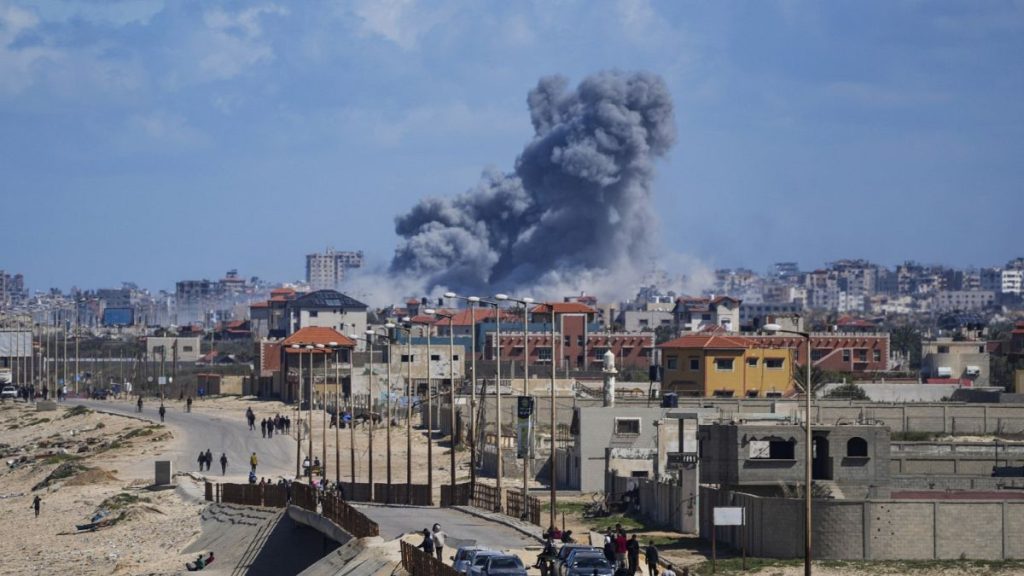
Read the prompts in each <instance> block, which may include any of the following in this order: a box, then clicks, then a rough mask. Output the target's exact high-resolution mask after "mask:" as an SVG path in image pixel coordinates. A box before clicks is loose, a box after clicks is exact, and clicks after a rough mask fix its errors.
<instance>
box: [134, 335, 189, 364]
mask: <svg viewBox="0 0 1024 576" xmlns="http://www.w3.org/2000/svg"><path fill="white" fill-rule="evenodd" d="M146 355H147V356H149V358H150V359H151V360H152V359H160V360H164V359H166V360H167V361H171V360H173V359H174V358H177V360H178V362H196V361H198V360H199V358H200V356H201V354H200V350H199V337H198V336H194V337H175V336H166V337H161V336H150V337H148V338H146Z"/></svg>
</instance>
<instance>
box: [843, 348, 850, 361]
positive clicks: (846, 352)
mask: <svg viewBox="0 0 1024 576" xmlns="http://www.w3.org/2000/svg"><path fill="white" fill-rule="evenodd" d="M849 361H850V350H849V349H846V348H844V349H843V362H849Z"/></svg>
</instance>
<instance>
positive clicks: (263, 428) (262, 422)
mask: <svg viewBox="0 0 1024 576" xmlns="http://www.w3.org/2000/svg"><path fill="white" fill-rule="evenodd" d="M260 433H261V434H263V437H264V438H266V437H267V419H266V418H264V419H263V420H260Z"/></svg>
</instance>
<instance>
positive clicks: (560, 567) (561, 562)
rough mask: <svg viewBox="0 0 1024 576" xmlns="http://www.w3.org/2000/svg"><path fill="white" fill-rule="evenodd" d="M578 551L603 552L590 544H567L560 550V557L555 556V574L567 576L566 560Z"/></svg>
mask: <svg viewBox="0 0 1024 576" xmlns="http://www.w3.org/2000/svg"><path fill="white" fill-rule="evenodd" d="M576 550H591V551H596V552H601V549H600V548H595V547H593V546H591V545H589V544H565V545H563V546H562V547H561V548H559V549H558V555H557V556H555V561H554V565H555V566H554V568H555V574H558V576H565V568H564V566H565V559H566V558H568V557H569V554H571V553H572V552H574V551H576Z"/></svg>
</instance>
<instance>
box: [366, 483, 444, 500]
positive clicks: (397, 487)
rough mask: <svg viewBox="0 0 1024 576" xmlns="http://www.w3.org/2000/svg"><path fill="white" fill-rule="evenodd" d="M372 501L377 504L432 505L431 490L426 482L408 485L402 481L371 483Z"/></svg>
mask: <svg viewBox="0 0 1024 576" xmlns="http://www.w3.org/2000/svg"><path fill="white" fill-rule="evenodd" d="M410 488H411V490H410ZM389 490H390V492H389ZM373 501H374V502H377V503H379V504H411V505H413V506H433V505H434V498H433V490H431V489H430V486H427V485H426V484H413V485H411V486H410V485H408V484H405V483H402V484H391V486H388V485H387V484H381V483H379V482H378V483H375V484H374V485H373Z"/></svg>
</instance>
